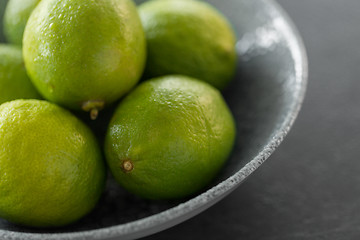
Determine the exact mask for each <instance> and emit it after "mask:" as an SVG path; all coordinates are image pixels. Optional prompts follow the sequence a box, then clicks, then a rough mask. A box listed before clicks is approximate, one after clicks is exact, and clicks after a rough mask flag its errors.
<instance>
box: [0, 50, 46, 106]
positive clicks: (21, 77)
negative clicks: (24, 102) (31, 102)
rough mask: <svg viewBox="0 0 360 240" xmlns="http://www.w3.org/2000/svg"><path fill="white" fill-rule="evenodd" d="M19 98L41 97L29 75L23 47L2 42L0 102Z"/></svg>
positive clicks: (0, 51) (0, 55)
mask: <svg viewBox="0 0 360 240" xmlns="http://www.w3.org/2000/svg"><path fill="white" fill-rule="evenodd" d="M19 98H25V99H26V98H40V95H39V93H38V92H37V90H36V89H35V87H34V86H33V85H32V83H31V81H30V79H29V77H28V76H27V73H26V69H25V66H24V61H23V58H22V52H21V48H20V47H17V46H12V45H8V44H0V104H1V103H3V102H7V101H11V100H15V99H19Z"/></svg>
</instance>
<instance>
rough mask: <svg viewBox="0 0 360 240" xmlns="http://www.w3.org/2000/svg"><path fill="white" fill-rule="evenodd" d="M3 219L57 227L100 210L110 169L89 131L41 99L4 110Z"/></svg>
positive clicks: (0, 152)
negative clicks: (106, 166)
mask: <svg viewBox="0 0 360 240" xmlns="http://www.w3.org/2000/svg"><path fill="white" fill-rule="evenodd" d="M0 166H1V168H0V192H1V195H0V217H1V218H4V219H7V220H8V221H10V222H13V223H16V224H19V225H25V226H31V227H58V226H63V225H67V224H70V223H72V222H74V221H76V220H78V219H79V218H81V217H83V216H84V215H85V214H87V213H88V212H89V211H91V210H92V209H93V208H94V206H95V205H96V203H97V201H98V199H99V197H100V195H101V193H102V191H103V189H104V183H105V175H106V172H105V164H104V161H103V159H102V156H101V151H100V148H99V146H98V144H97V142H96V139H95V137H94V136H93V134H92V132H91V131H90V130H89V128H88V127H87V126H86V125H85V124H84V123H82V122H81V121H80V120H78V119H77V118H76V117H75V116H73V115H72V114H71V113H70V112H68V111H67V110H65V109H63V108H61V107H59V106H57V105H55V104H52V103H49V102H47V101H42V100H15V101H11V102H7V103H4V104H2V105H1V106H0Z"/></svg>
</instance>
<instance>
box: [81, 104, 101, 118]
mask: <svg viewBox="0 0 360 240" xmlns="http://www.w3.org/2000/svg"><path fill="white" fill-rule="evenodd" d="M104 105H105V101H103V100H89V101H86V102H84V103H83V104H82V105H81V108H82V110H84V111H86V112H90V118H91V120H95V119H96V118H97V116H98V115H99V111H100V110H101V109H103V108H104Z"/></svg>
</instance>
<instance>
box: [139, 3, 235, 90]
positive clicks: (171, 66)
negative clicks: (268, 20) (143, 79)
mask: <svg viewBox="0 0 360 240" xmlns="http://www.w3.org/2000/svg"><path fill="white" fill-rule="evenodd" d="M139 13H140V17H141V21H142V24H143V26H144V30H145V34H146V39H147V44H148V45H147V46H148V47H147V49H148V59H147V65H146V70H145V73H146V76H148V77H156V76H163V75H168V74H182V75H188V76H191V77H194V78H198V79H200V80H203V81H206V82H208V83H210V84H211V85H213V86H215V87H216V88H218V89H223V88H225V87H226V86H227V85H228V83H229V81H230V80H231V79H232V78H233V75H234V72H235V66H236V51H235V41H236V40H235V39H236V38H235V33H234V31H233V29H232V27H231V25H230V23H229V22H228V21H227V19H226V18H225V16H224V15H222V14H221V13H220V12H219V11H218V10H216V9H215V8H214V7H212V6H211V5H209V4H208V3H205V2H202V1H192V0H189V1H183V0H172V1H168V0H152V1H148V2H146V3H143V4H142V5H140V6H139Z"/></svg>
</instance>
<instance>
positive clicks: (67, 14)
mask: <svg viewBox="0 0 360 240" xmlns="http://www.w3.org/2000/svg"><path fill="white" fill-rule="evenodd" d="M23 54H24V60H25V65H26V68H27V71H28V73H29V76H30V78H31V80H32V81H33V83H34V85H35V86H36V87H37V89H38V90H39V91H40V93H41V94H42V95H43V96H44V97H45V98H46V99H47V100H50V101H52V102H55V103H58V104H60V105H63V106H66V107H68V108H72V109H83V110H85V111H92V116H93V117H96V113H97V111H98V110H100V109H101V108H103V107H104V105H106V104H109V103H111V102H114V101H115V100H117V99H119V98H120V97H121V96H123V95H124V94H125V93H127V92H128V91H129V90H130V89H131V88H132V87H133V86H135V84H136V83H137V82H138V80H139V79H140V77H141V75H142V72H143V68H144V64H145V60H146V42H145V36H144V31H143V28H142V25H141V21H140V18H139V15H138V13H137V9H136V6H135V5H134V3H133V1H131V0H103V1H88V0H79V1H74V0H43V1H41V2H40V3H39V4H38V6H37V7H36V8H35V10H34V11H33V13H32V14H31V16H30V18H29V21H28V23H27V25H26V28H25V33H24V41H23Z"/></svg>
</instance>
